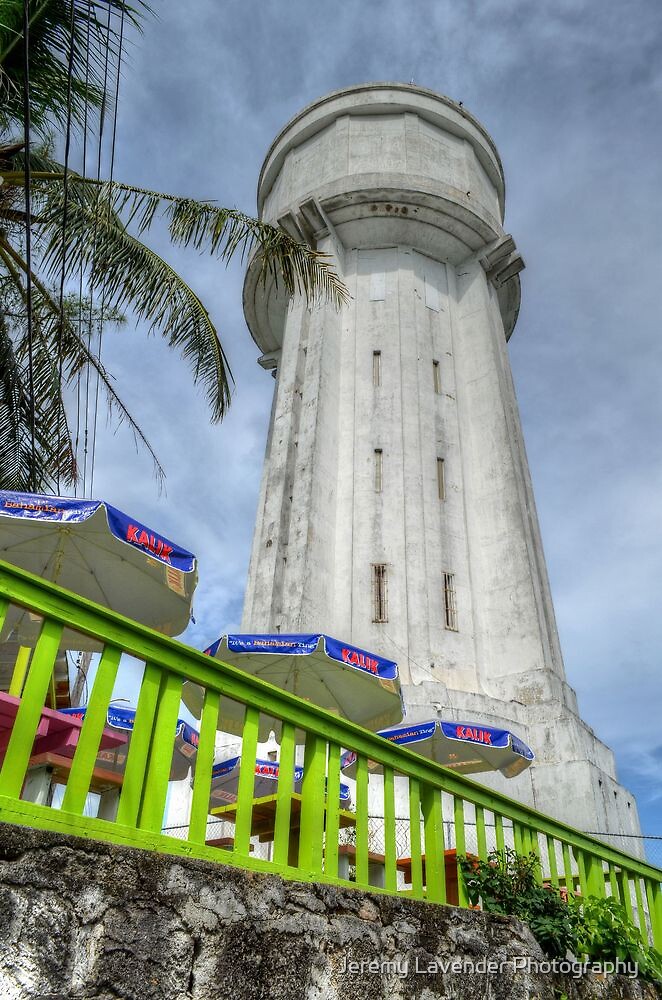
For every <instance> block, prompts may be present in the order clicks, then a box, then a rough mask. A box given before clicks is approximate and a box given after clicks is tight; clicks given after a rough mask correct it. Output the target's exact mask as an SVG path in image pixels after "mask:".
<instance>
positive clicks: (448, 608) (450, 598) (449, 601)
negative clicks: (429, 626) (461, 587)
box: [444, 573, 458, 632]
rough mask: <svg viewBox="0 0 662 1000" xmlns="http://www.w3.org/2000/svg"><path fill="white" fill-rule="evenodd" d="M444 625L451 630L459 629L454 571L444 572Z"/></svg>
mask: <svg viewBox="0 0 662 1000" xmlns="http://www.w3.org/2000/svg"><path fill="white" fill-rule="evenodd" d="M444 627H445V628H447V629H450V631H451V632H457V630H458V628H457V602H456V598H455V574H454V573H444Z"/></svg>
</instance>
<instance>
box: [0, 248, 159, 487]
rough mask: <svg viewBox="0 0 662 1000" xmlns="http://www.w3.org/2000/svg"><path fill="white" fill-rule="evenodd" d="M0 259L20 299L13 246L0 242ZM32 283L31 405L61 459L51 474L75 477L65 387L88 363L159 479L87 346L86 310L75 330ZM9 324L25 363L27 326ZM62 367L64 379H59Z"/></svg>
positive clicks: (143, 440) (112, 412)
mask: <svg viewBox="0 0 662 1000" xmlns="http://www.w3.org/2000/svg"><path fill="white" fill-rule="evenodd" d="M0 260H1V261H2V262H3V263H4V265H5V267H6V268H7V269H8V271H9V273H10V275H11V276H12V278H13V283H14V286H15V288H16V290H17V292H18V294H19V295H20V296H21V298H22V299H23V304H24V295H25V292H24V287H23V283H22V281H21V278H20V274H19V273H18V270H17V269H18V268H22V269H23V270H25V268H26V265H25V262H24V261H22V260H21V258H20V255H18V254H17V253H16V251H15V250H14V249H13V248H12V247H8V246H7V244H6V243H2V242H0ZM32 282H33V324H32V335H33V377H34V394H35V409H36V410H37V422H38V424H39V425H40V427H43V430H44V437H45V439H48V440H50V441H51V444H52V446H53V447H54V448H55V446H57V452H58V454H59V464H58V465H57V469H56V470H55V471H54V473H53V476H52V478H53V479H55V478H57V477H58V476H57V475H56V472H57V470H59V478H61V479H62V480H63V481H64V482H66V483H73V482H74V481H75V478H76V475H77V472H76V468H75V457H74V452H73V445H72V442H71V434H70V431H69V427H68V424H67V419H66V410H65V404H64V399H63V388H64V386H66V385H70V384H71V383H72V382H73V381H74V379H75V378H76V377H77V376H79V375H80V374H82V372H83V371H84V370H85V369H87V368H88V367H89V368H90V369H91V370H92V371H93V372H94V375H95V378H98V379H99V385H100V387H101V389H102V390H103V393H104V396H105V399H106V404H107V407H108V415H109V417H114V418H115V420H116V422H117V423H118V424H122V423H126V424H127V426H128V427H129V429H130V431H131V433H132V435H133V439H134V442H135V445H136V449H138V448H139V447H143V448H145V450H146V451H147V452H148V454H149V455H150V458H151V460H152V463H153V466H154V472H155V475H156V477H157V480H158V482H159V483H160V484H162V483H163V480H164V479H165V473H164V470H163V467H162V465H161V463H160V462H159V459H158V457H157V455H156V453H155V451H154V448H153V447H152V445H151V444H150V442H149V440H148V439H147V437H146V435H145V433H144V432H143V430H142V429H141V428H140V426H139V425H138V424H137V422H136V421H135V419H134V418H133V416H132V415H131V413H130V412H129V410H128V408H127V407H126V405H125V404H124V402H123V401H122V399H121V397H120V396H119V394H118V392H117V390H116V388H115V386H114V379H113V378H112V376H111V375H110V373H109V372H108V371H107V369H106V368H105V366H104V365H103V364H102V362H101V361H100V359H99V358H98V357H97V356H96V355H95V354H94V352H93V351H91V350H90V349H89V347H88V341H89V339H90V338H89V336H88V332H89V331H88V328H87V325H86V324H87V323H88V322H89V315H90V313H89V310H87V309H84V310H83V311H82V313H81V315H82V320H83V325H82V326H81V328H80V329H77V324H75V323H74V322H72V320H71V317H70V315H69V312H68V311H65V314H64V316H62V314H61V312H60V308H59V303H58V302H57V301H56V298H55V297H54V296H53V295H52V294H51V292H50V291H49V289H48V288H47V287H46V285H44V283H43V282H42V281H40V279H39V278H38V276H37V275H36V274H34V273H33V274H32ZM104 316H105V318H109V317H110V318H111V319H113V320H114V321H117V316H113V315H112V310H111V309H110V308H109V309H108V310H105V311H104ZM13 326H14V330H13V334H14V337H13V339H14V353H15V356H16V357H17V358H19V359H23V361H24V362H25V358H26V356H27V349H28V347H27V330H26V329H24V328H21V323H20V320H19V322H18V323H17V322H16V320H14V324H13ZM60 359H62V361H61V363H60ZM60 369H61V375H62V378H60ZM67 455H70V460H68V459H67ZM67 462H68V463H69V464H68V465H67Z"/></svg>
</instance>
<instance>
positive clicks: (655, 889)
mask: <svg viewBox="0 0 662 1000" xmlns="http://www.w3.org/2000/svg"><path fill="white" fill-rule="evenodd" d="M646 895H647V896H648V912H649V914H650V918H651V930H652V932H653V944H654V945H655V947H656V948H657V950H658V951H662V889H661V888H660V883H659V882H653V881H652V880H649V879H646Z"/></svg>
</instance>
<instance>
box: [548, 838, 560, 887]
mask: <svg viewBox="0 0 662 1000" xmlns="http://www.w3.org/2000/svg"><path fill="white" fill-rule="evenodd" d="M546 841H547V863H548V865H549V881H550V883H551V885H553V886H554V887H555V888H558V884H559V870H558V867H557V864H556V843H555V841H554V838H553V837H550V836H549V834H548V835H547V838H546Z"/></svg>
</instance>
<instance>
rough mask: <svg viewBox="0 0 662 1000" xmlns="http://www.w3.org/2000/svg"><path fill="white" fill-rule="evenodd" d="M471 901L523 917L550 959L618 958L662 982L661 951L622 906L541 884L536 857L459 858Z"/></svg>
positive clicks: (507, 851) (509, 854)
mask: <svg viewBox="0 0 662 1000" xmlns="http://www.w3.org/2000/svg"><path fill="white" fill-rule="evenodd" d="M458 860H459V862H460V870H461V872H462V877H463V879H464V882H465V885H466V887H467V893H468V896H469V901H470V902H471V903H472V905H474V906H475V905H476V904H477V903H479V902H480V904H481V906H482V908H483V910H485V911H486V912H487V913H502V914H506V915H509V916H514V917H519V919H520V920H523V921H525V922H526V923H527V924H528V925H529V927H530V928H531V931H532V932H533V935H534V937H535V938H536V940H537V941H538V943H539V945H540V946H541V948H542V949H543V951H544V952H545V953H546V954H547V955H549V957H550V958H565V956H566V954H567V953H568V952H571V953H572V954H573V955H576V956H578V957H586V958H587V959H590V960H592V961H595V962H616V961H617V960H619V961H621V962H624V963H629V964H631V965H634V964H636V965H637V967H638V969H639V975H640V976H642V977H643V978H645V979H650V980H653V981H658V982H662V954H660V952H658V951H656V950H655V948H651V947H650V946H649V945H648V943H647V942H646V941H645V940H644V938H643V936H642V934H641V931H640V930H639V929H638V928H637V927H635V925H634V924H633V923H632V921H631V919H630V918H629V916H628V913H627V911H626V909H625V907H624V906H622V905H621V904H620V903H619V902H618V900H616V899H614V898H613V897H609V898H597V897H595V896H582V897H574V896H573V895H570V896H569V898H568V899H565V898H564V897H563V896H562V895H561V893H560V891H559V890H558V889H556V888H554V887H553V886H550V885H543V884H542V883H541V878H540V861H539V859H538V857H537V856H536V855H535V854H534V853H531V854H526V855H520V854H517V853H516V852H515V851H513V850H510V848H506V849H505V850H504V851H492V852H491V853H490V854H489V855H488V857H487V860H485V861H480V860H479V859H478V858H475V857H469V858H466V857H465V858H459V859H458Z"/></svg>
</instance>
